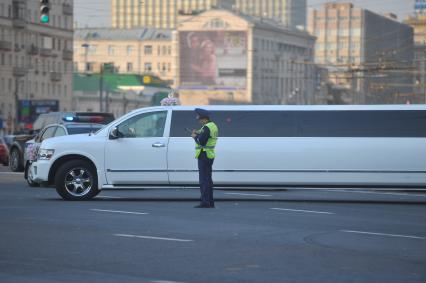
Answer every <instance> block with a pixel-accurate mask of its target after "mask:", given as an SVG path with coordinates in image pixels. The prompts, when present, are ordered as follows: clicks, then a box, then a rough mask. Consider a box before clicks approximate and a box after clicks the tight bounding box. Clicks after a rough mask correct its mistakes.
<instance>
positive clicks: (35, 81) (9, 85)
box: [0, 0, 73, 132]
mask: <svg viewBox="0 0 426 283" xmlns="http://www.w3.org/2000/svg"><path fill="white" fill-rule="evenodd" d="M50 2H51V10H50V22H49V23H48V24H40V19H39V18H40V3H39V1H25V0H2V1H1V2H0V118H2V119H3V120H4V127H5V128H6V132H12V131H14V130H17V129H18V128H22V127H26V126H27V125H26V124H27V122H29V121H27V120H31V117H28V115H29V114H28V113H27V112H28V111H29V110H28V109H27V110H25V111H21V110H22V109H24V107H23V106H25V105H28V104H29V103H28V101H41V100H42V101H45V102H46V104H49V103H51V102H52V101H57V103H56V105H57V107H58V110H71V95H72V60H73V52H72V42H73V2H72V1H71V0H65V1H62V0H61V1H59V0H52V1H50ZM39 105H41V106H38V107H37V106H35V109H33V110H34V111H35V112H37V111H43V109H42V108H43V107H44V106H42V105H43V103H40V104H39ZM26 111H27V112H26ZM33 114H34V113H33ZM28 124H29V123H28Z"/></svg>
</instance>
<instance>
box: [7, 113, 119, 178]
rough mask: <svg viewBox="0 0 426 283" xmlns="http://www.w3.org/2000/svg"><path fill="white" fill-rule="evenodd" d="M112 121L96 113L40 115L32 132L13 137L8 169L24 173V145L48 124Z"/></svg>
mask: <svg viewBox="0 0 426 283" xmlns="http://www.w3.org/2000/svg"><path fill="white" fill-rule="evenodd" d="M112 121H114V115H113V114H111V113H96V112H51V113H47V114H41V115H40V116H39V117H38V118H37V120H36V121H35V122H34V124H33V130H32V132H31V133H30V134H28V135H17V136H14V137H13V142H12V144H11V145H10V148H9V153H10V154H9V167H10V169H11V170H12V171H13V172H20V171H24V168H25V162H24V150H25V143H26V142H27V141H29V140H32V139H33V138H35V137H36V135H37V134H38V133H39V132H40V130H41V129H43V128H44V127H45V126H47V125H50V124H67V123H68V124H69V123H96V124H103V125H106V124H109V123H110V122H112Z"/></svg>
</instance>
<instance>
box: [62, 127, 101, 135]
mask: <svg viewBox="0 0 426 283" xmlns="http://www.w3.org/2000/svg"><path fill="white" fill-rule="evenodd" d="M66 127H67V131H68V134H69V135H78V134H88V133H93V132H96V131H98V130H99V129H101V128H102V127H103V126H102V125H90V126H75V125H72V126H66Z"/></svg>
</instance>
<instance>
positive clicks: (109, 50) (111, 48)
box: [108, 45, 115, 55]
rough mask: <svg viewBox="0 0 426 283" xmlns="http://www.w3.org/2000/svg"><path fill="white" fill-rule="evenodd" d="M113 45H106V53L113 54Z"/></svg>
mask: <svg viewBox="0 0 426 283" xmlns="http://www.w3.org/2000/svg"><path fill="white" fill-rule="evenodd" d="M114 53H115V47H114V46H113V45H108V55H114Z"/></svg>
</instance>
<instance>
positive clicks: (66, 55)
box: [62, 49, 73, 61]
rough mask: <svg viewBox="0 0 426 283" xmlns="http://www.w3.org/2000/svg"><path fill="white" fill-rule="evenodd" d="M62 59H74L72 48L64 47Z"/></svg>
mask: <svg viewBox="0 0 426 283" xmlns="http://www.w3.org/2000/svg"><path fill="white" fill-rule="evenodd" d="M62 59H64V60H66V61H72V60H73V52H72V51H71V50H66V49H64V50H63V51H62Z"/></svg>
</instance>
